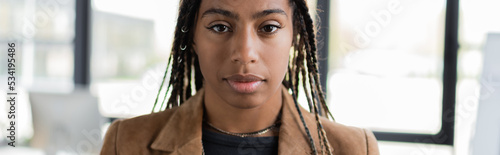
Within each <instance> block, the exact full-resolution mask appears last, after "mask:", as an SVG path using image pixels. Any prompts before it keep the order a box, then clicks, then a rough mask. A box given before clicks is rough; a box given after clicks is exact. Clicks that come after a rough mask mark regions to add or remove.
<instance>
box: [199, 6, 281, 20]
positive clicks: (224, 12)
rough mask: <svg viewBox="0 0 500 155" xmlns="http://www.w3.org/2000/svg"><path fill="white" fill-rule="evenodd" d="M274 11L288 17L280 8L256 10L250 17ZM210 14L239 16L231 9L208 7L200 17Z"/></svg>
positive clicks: (257, 16) (273, 12)
mask: <svg viewBox="0 0 500 155" xmlns="http://www.w3.org/2000/svg"><path fill="white" fill-rule="evenodd" d="M275 13H276V14H282V15H285V16H286V17H288V15H287V14H286V12H285V11H283V10H281V9H268V10H264V11H261V12H258V13H256V14H254V15H252V18H253V19H257V18H261V17H264V16H267V15H270V14H275ZM211 14H220V15H223V16H226V17H229V18H233V19H236V20H238V19H239V16H238V15H237V14H235V13H233V12H231V11H228V10H224V9H215V8H212V9H208V10H207V11H205V12H203V14H202V15H201V18H203V17H205V16H207V15H211Z"/></svg>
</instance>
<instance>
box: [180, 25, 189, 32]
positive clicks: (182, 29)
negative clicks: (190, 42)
mask: <svg viewBox="0 0 500 155" xmlns="http://www.w3.org/2000/svg"><path fill="white" fill-rule="evenodd" d="M188 31H189V29H187V27H186V26H182V28H181V32H182V33H186V32H188Z"/></svg>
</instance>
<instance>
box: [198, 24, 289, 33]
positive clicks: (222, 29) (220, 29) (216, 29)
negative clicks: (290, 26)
mask: <svg viewBox="0 0 500 155" xmlns="http://www.w3.org/2000/svg"><path fill="white" fill-rule="evenodd" d="M205 28H206V29H208V30H210V31H211V32H213V33H216V34H224V33H228V32H233V29H232V28H231V27H230V26H228V25H225V24H214V25H211V26H207V27H205ZM282 28H283V27H282V26H281V25H279V24H267V25H264V26H262V27H260V28H259V29H258V30H257V32H259V33H262V34H265V35H272V34H275V33H277V32H278V31H279V30H280V29H282Z"/></svg>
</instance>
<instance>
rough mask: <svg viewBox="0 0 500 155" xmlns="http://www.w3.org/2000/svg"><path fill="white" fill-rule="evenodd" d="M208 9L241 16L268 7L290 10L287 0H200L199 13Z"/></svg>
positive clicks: (288, 11)
mask: <svg viewBox="0 0 500 155" xmlns="http://www.w3.org/2000/svg"><path fill="white" fill-rule="evenodd" d="M209 9H223V10H227V11H230V12H233V13H235V14H237V15H239V16H243V17H244V16H247V15H251V14H253V13H256V12H260V11H262V10H268V9H281V10H283V11H285V12H286V13H287V14H290V12H291V11H292V10H291V9H292V8H291V7H290V3H289V0H202V1H201V5H200V10H199V13H200V14H203V13H204V12H205V11H207V10H209Z"/></svg>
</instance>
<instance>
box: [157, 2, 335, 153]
mask: <svg viewBox="0 0 500 155" xmlns="http://www.w3.org/2000/svg"><path fill="white" fill-rule="evenodd" d="M200 3H201V0H180V3H179V16H178V18H177V25H176V28H175V34H174V41H173V43H172V51H171V54H170V56H169V58H168V63H167V70H166V71H165V74H164V75H163V80H162V82H161V85H160V89H159V90H158V94H157V96H156V100H155V103H154V106H153V112H154V111H155V109H158V110H159V111H162V110H164V109H170V108H173V107H176V106H180V105H181V104H182V103H184V102H185V101H186V100H187V99H189V98H190V97H191V94H192V93H193V91H194V92H196V91H198V90H199V89H201V88H202V87H203V75H202V73H201V70H200V65H199V61H198V57H197V55H196V54H195V53H194V51H193V49H192V46H191V45H192V44H193V35H194V34H193V29H194V28H195V24H196V23H195V22H196V21H195V19H196V14H197V13H198V11H199V7H200ZM289 3H290V6H291V7H292V10H293V36H294V37H293V43H292V45H293V50H294V51H293V53H292V54H291V57H292V58H291V59H290V60H291V62H290V63H289V66H288V72H287V74H286V75H285V77H284V80H283V82H282V83H283V85H284V86H285V88H287V89H288V90H289V91H291V95H292V97H293V101H294V103H295V107H296V109H297V111H298V114H299V116H300V119H301V122H302V124H303V126H304V129H305V132H306V135H307V138H308V140H309V143H310V145H311V152H312V154H318V153H319V152H321V153H322V154H324V153H325V152H326V153H327V154H332V153H333V152H332V151H333V149H332V148H331V146H330V143H329V142H328V138H327V136H326V132H325V130H324V128H323V125H322V123H321V120H320V114H324V116H325V117H327V118H328V115H329V116H330V117H331V118H332V119H333V116H332V114H331V113H330V111H329V109H328V106H327V104H326V101H325V95H324V92H323V90H322V88H321V84H320V81H319V69H318V58H317V52H316V51H317V47H316V38H315V37H316V36H315V31H314V24H313V20H312V18H311V16H310V15H309V9H308V7H307V4H306V1H305V0H289ZM167 72H170V77H169V80H168V83H166V82H165V81H166V79H167ZM193 79H194V81H193ZM165 84H166V86H165V87H166V90H164V85H165ZM193 84H194V87H195V88H194V89H195V90H193V88H192V87H193ZM300 84H302V86H303V91H304V93H305V95H306V98H307V103H308V107H309V111H310V113H312V114H314V116H315V120H316V126H317V132H318V138H319V144H320V148H319V149H320V151H317V148H316V146H315V143H314V140H313V138H312V136H311V133H310V130H309V128H308V126H307V124H306V123H305V120H304V117H303V114H302V112H301V110H300V108H299V105H298V101H297V100H298V94H299V85H300ZM162 90H164V91H165V94H164V95H163V100H162V103H161V105H160V106H159V107H158V106H157V103H158V98H159V97H160V93H162ZM167 96H168V99H167ZM165 102H167V103H166V105H165ZM318 105H320V106H321V111H319V109H320V108H319V107H318ZM325 149H326V150H325Z"/></svg>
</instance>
